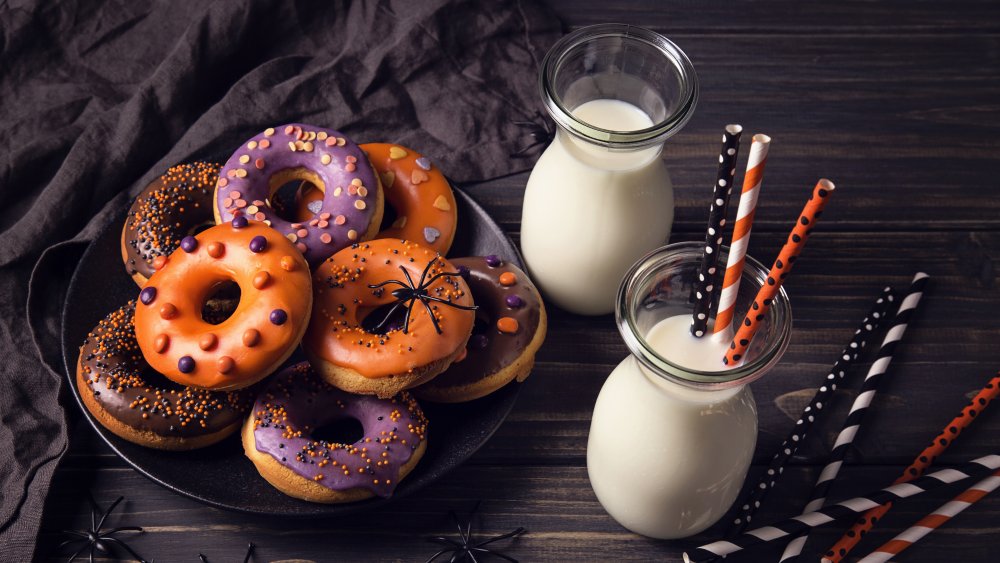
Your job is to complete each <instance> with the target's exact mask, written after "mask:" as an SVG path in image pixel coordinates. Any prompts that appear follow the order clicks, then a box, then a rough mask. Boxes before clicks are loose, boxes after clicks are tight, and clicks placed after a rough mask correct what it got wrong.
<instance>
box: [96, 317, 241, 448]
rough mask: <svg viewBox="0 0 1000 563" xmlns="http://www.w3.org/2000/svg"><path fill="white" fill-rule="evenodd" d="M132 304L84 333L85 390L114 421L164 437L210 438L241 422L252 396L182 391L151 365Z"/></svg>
mask: <svg viewBox="0 0 1000 563" xmlns="http://www.w3.org/2000/svg"><path fill="white" fill-rule="evenodd" d="M134 315H135V301H129V302H128V304H126V305H125V306H124V307H122V308H120V309H118V310H116V311H113V312H111V313H110V314H109V315H108V316H107V317H105V318H104V319H102V320H101V322H100V323H98V325H97V326H96V327H95V328H94V330H92V331H91V332H90V334H88V335H87V339H86V340H84V342H83V347H82V348H81V350H80V365H81V366H82V368H83V376H84V379H85V380H86V381H87V382H88V385H87V389H80V392H81V393H93V396H94V399H95V400H96V401H97V402H98V403H99V404H100V405H101V406H102V407H104V409H106V410H107V411H108V413H110V414H111V416H113V417H114V418H116V419H118V420H120V421H121V422H122V423H123V424H125V425H127V426H130V427H132V428H136V429H138V430H141V431H149V432H153V433H155V434H159V435H161V436H165V437H168V438H169V437H175V438H181V437H183V438H193V437H197V436H203V435H206V434H213V433H215V432H218V431H220V430H222V429H224V428H226V427H227V426H230V425H232V424H234V423H237V422H239V421H240V420H241V419H242V418H243V415H244V413H246V412H247V410H248V409H249V408H250V404H251V397H252V395H251V393H250V392H248V391H234V392H228V393H215V392H210V391H203V390H198V389H192V388H189V387H182V386H180V385H177V384H175V383H173V382H171V381H170V380H168V379H167V378H165V377H163V376H162V375H160V374H158V373H156V372H155V371H153V370H152V368H150V367H149V364H147V363H146V361H145V359H143V357H142V353H141V352H140V351H139V345H138V344H137V343H136V340H135V327H134V324H133V317H134Z"/></svg>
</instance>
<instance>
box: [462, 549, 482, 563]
mask: <svg viewBox="0 0 1000 563" xmlns="http://www.w3.org/2000/svg"><path fill="white" fill-rule="evenodd" d="M465 554H466V555H468V556H469V559H472V563H479V560H478V559H476V555H475V554H474V553H472V550H471V549H468V548H466V549H465Z"/></svg>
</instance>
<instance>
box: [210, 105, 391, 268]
mask: <svg viewBox="0 0 1000 563" xmlns="http://www.w3.org/2000/svg"><path fill="white" fill-rule="evenodd" d="M296 180H298V181H307V182H310V183H311V184H313V185H314V186H316V188H318V189H319V190H320V191H322V192H323V204H322V206H320V207H319V212H318V213H316V214H315V215H314V216H313V217H312V219H310V220H308V221H288V220H286V219H283V218H281V217H279V216H278V214H277V213H276V212H275V211H274V210H273V209H272V208H271V206H270V204H269V203H268V201H269V200H270V198H271V196H272V195H273V194H274V192H275V191H277V190H278V189H279V188H280V187H281V186H283V185H285V184H287V183H289V182H293V181H296ZM382 205H383V201H382V188H381V186H380V185H379V180H378V175H377V174H376V173H375V170H374V169H373V168H372V166H371V164H370V163H369V162H368V157H366V156H365V154H364V153H363V152H362V151H361V148H360V147H358V145H356V144H354V142H352V141H351V140H349V139H347V138H346V137H344V135H343V134H342V133H339V132H337V131H334V130H332V129H323V128H320V127H314V126H311V125H302V124H298V123H292V124H289V125H282V126H280V127H270V128H268V129H266V130H265V131H264V132H263V133H261V134H259V135H257V136H255V137H253V138H251V139H250V140H248V141H247V142H246V143H244V144H243V145H241V146H240V148H239V150H237V151H236V152H235V153H233V156H231V157H229V160H228V161H227V162H226V164H225V166H223V167H222V171H221V172H220V173H219V181H218V184H217V187H216V190H215V219H216V222H217V223H220V224H221V223H224V222H227V221H231V220H232V219H233V217H234V216H235V215H236V212H242V213H244V214H245V215H246V216H247V218H249V219H255V220H257V221H263V222H264V223H265V224H267V225H269V226H270V227H271V228H273V229H275V230H276V231H278V232H279V233H281V234H282V235H284V236H285V237H288V239H289V240H290V241H292V243H293V244H294V245H295V246H296V248H298V249H299V251H300V252H302V254H303V255H304V256H305V257H306V260H307V261H308V262H309V263H310V264H312V265H316V264H319V263H320V262H322V261H323V260H324V259H325V258H327V257H329V256H331V255H332V254H334V253H335V252H337V251H338V250H340V249H342V248H344V247H345V246H348V245H350V244H352V243H355V242H358V241H362V240H367V239H369V238H372V237H373V236H374V235H375V233H377V232H378V229H379V225H380V224H381V222H382Z"/></svg>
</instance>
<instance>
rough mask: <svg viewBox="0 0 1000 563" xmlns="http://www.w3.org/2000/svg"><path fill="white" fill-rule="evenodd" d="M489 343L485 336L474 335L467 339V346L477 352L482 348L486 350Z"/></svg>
mask: <svg viewBox="0 0 1000 563" xmlns="http://www.w3.org/2000/svg"><path fill="white" fill-rule="evenodd" d="M489 343H490V340H489V338H486V335H485V334H476V335H473V336H472V338H470V339H469V344H470V345H471V346H472V347H473V348H477V349H479V350H482V349H483V348H486V346H487V345H488V344H489Z"/></svg>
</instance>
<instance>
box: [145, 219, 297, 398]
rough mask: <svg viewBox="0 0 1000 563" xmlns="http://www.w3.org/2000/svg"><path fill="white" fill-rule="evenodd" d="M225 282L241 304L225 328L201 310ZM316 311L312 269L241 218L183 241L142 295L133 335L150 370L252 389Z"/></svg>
mask: <svg viewBox="0 0 1000 563" xmlns="http://www.w3.org/2000/svg"><path fill="white" fill-rule="evenodd" d="M227 282H236V284H238V285H239V286H240V303H239V306H238V307H236V310H235V311H234V312H233V314H232V316H230V317H229V318H228V319H226V320H224V321H222V323H220V324H209V323H208V322H206V321H205V320H203V319H202V313H201V311H202V306H203V304H204V303H205V301H206V299H208V297H210V296H211V295H212V292H213V291H214V290H215V289H216V288H218V287H219V286H220V285H222V284H225V283H227ZM311 310H312V287H311V281H310V273H309V265H308V264H307V263H306V261H305V259H304V258H303V257H302V255H301V254H300V253H299V252H298V250H296V249H295V247H294V246H292V243H291V242H289V240H288V239H286V238H285V237H283V236H281V233H279V232H277V231H275V230H273V229H271V228H269V227H267V226H266V225H264V224H263V223H258V222H256V221H252V222H251V221H248V220H247V219H246V217H243V216H238V217H236V218H235V219H233V221H232V223H224V224H222V225H216V226H215V227H212V228H210V229H207V230H205V231H203V232H202V233H200V234H199V235H197V236H193V237H192V236H187V237H184V238H183V239H182V240H181V243H180V249H179V250H177V251H175V252H174V253H173V254H171V255H170V257H169V258H168V259H167V260H166V263H165V264H161V269H160V270H158V271H156V272H155V273H154V274H153V275H152V276H151V277H150V278H149V281H148V282H146V286H145V287H144V288H143V289H142V291H141V292H140V293H139V304H138V305H137V306H136V311H135V335H136V339H137V340H138V342H139V348H140V349H141V350H142V354H143V356H145V358H146V361H148V362H149V364H150V366H152V367H153V369H155V370H156V371H158V372H160V373H162V374H163V375H165V376H166V377H167V378H169V379H171V380H173V381H175V382H177V383H180V384H181V385H186V386H189V387H197V388H201V389H211V390H213V391H224V390H230V389H239V388H242V387H247V386H248V385H252V384H253V383H256V382H257V381H259V380H261V379H263V378H264V377H266V376H267V375H269V374H270V373H271V372H273V371H274V370H276V369H277V368H278V367H279V366H280V365H281V363H282V362H284V361H285V360H286V359H287V358H288V356H290V355H291V353H292V351H293V350H295V347H296V345H297V344H298V343H299V341H300V340H301V338H302V334H303V333H304V332H305V329H306V327H307V326H308V324H309V315H310V312H311Z"/></svg>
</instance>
